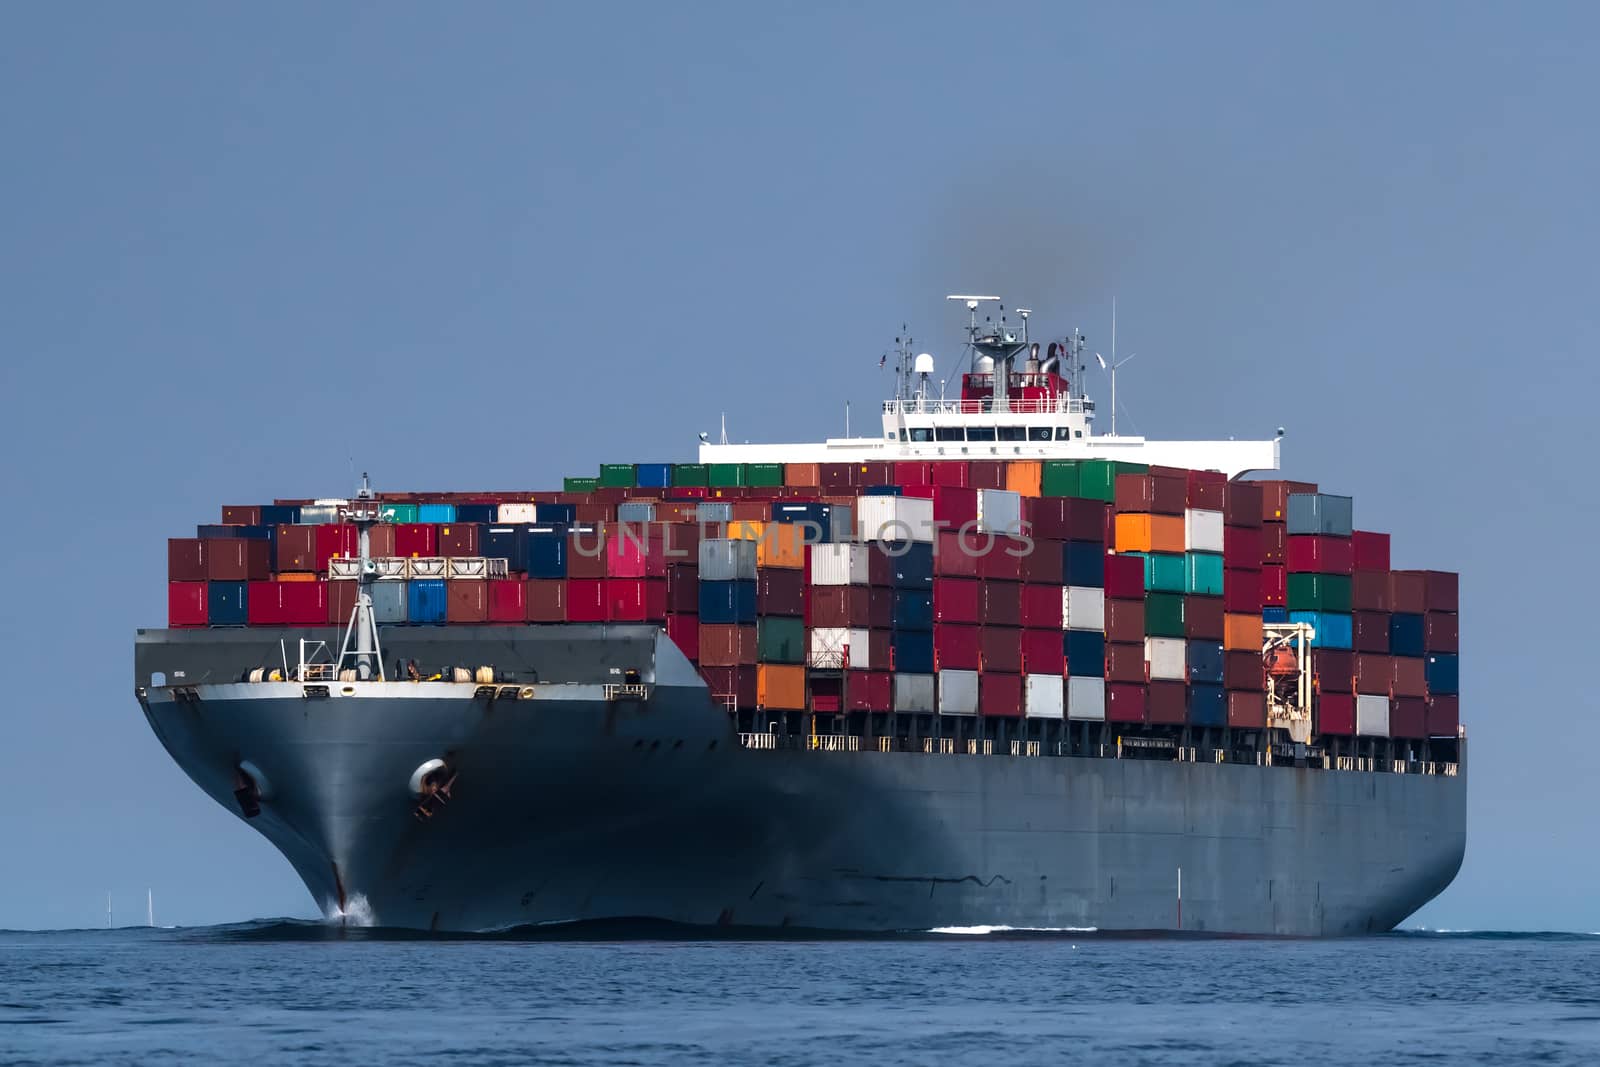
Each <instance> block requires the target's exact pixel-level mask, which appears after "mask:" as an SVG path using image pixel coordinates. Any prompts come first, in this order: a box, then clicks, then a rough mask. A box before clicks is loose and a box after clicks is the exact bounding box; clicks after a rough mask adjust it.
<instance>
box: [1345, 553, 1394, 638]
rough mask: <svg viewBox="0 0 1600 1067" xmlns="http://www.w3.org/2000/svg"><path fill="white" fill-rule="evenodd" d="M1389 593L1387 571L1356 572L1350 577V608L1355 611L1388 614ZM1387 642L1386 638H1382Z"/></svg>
mask: <svg viewBox="0 0 1600 1067" xmlns="http://www.w3.org/2000/svg"><path fill="white" fill-rule="evenodd" d="M1391 603H1393V601H1392V598H1391V597H1390V593H1389V572H1388V571H1363V570H1358V571H1355V572H1353V573H1352V574H1351V575H1350V606H1351V607H1353V608H1354V609H1355V610H1356V611H1381V612H1383V613H1384V614H1388V613H1389V612H1390V611H1392V610H1393V608H1391V607H1390V604H1391ZM1384 640H1385V641H1387V640H1388V638H1387V637H1385V638H1384ZM1385 651H1387V646H1385Z"/></svg>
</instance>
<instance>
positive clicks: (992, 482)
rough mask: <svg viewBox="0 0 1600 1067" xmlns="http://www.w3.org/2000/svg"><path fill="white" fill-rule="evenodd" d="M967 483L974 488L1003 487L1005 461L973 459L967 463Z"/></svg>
mask: <svg viewBox="0 0 1600 1067" xmlns="http://www.w3.org/2000/svg"><path fill="white" fill-rule="evenodd" d="M967 484H968V485H969V486H971V487H972V488H974V489H1004V488H1005V487H1006V461H1005V460H1003V459H974V460H971V461H970V462H968V463H967Z"/></svg>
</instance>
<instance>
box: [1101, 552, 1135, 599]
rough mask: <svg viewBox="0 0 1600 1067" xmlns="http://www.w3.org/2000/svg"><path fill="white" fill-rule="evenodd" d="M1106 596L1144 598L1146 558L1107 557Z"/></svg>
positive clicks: (1111, 597) (1109, 597)
mask: <svg viewBox="0 0 1600 1067" xmlns="http://www.w3.org/2000/svg"><path fill="white" fill-rule="evenodd" d="M1105 582H1106V597H1107V598H1108V599H1114V600H1143V599H1144V558H1143V557H1142V556H1128V555H1122V556H1115V555H1113V556H1107V557H1106V576H1105Z"/></svg>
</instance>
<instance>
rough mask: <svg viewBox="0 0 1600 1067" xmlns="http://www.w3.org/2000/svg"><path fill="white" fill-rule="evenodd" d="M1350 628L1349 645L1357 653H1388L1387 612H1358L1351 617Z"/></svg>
mask: <svg viewBox="0 0 1600 1067" xmlns="http://www.w3.org/2000/svg"><path fill="white" fill-rule="evenodd" d="M1357 573H1360V572H1357ZM1351 628H1352V630H1353V632H1354V636H1353V638H1352V640H1351V642H1350V643H1351V646H1352V647H1353V648H1354V649H1355V650H1356V651H1357V652H1373V653H1377V654H1379V655H1385V654H1387V653H1388V651H1389V613H1388V612H1387V611H1358V612H1356V613H1355V614H1354V615H1353V616H1351Z"/></svg>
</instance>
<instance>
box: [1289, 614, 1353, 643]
mask: <svg viewBox="0 0 1600 1067" xmlns="http://www.w3.org/2000/svg"><path fill="white" fill-rule="evenodd" d="M1289 621H1290V622H1308V623H1310V624H1311V627H1312V629H1313V630H1314V631H1315V636H1314V637H1313V638H1312V639H1311V647H1313V648H1336V649H1345V650H1349V649H1350V647H1351V646H1352V645H1353V644H1354V637H1355V634H1354V632H1353V628H1352V625H1351V618H1350V615H1349V614H1348V613H1341V612H1335V611H1291V612H1289Z"/></svg>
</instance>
